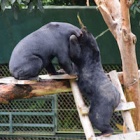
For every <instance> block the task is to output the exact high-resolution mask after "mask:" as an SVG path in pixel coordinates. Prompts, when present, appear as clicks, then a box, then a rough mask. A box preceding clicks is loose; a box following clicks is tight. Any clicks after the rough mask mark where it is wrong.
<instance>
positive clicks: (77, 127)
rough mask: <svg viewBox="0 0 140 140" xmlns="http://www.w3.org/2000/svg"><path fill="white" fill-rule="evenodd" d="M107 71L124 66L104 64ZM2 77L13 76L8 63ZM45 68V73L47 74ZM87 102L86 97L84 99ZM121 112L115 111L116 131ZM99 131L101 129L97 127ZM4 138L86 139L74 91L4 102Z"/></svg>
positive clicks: (0, 113)
mask: <svg viewBox="0 0 140 140" xmlns="http://www.w3.org/2000/svg"><path fill="white" fill-rule="evenodd" d="M103 67H104V70H105V71H106V72H109V71H111V70H114V69H115V70H118V71H121V65H104V66H103ZM0 70H1V71H0V77H3V76H10V74H9V71H8V66H7V65H0ZM45 73H46V71H45V70H43V71H42V72H41V74H45ZM84 100H85V102H86V104H87V105H89V103H88V102H87V100H86V98H84ZM122 123H123V120H122V117H121V114H120V112H115V113H114V115H113V117H112V120H111V126H112V127H113V128H114V130H115V132H116V133H118V132H120V130H119V129H118V128H117V124H122ZM96 133H98V131H97V130H96ZM0 139H1V140H84V139H85V137H84V134H83V129H82V126H81V123H80V120H79V116H78V112H77V110H76V106H75V102H74V99H73V96H72V94H71V93H59V94H57V95H53V96H52V95H51V96H43V97H37V98H32V99H19V100H14V101H11V102H10V103H9V104H6V105H5V104H0Z"/></svg>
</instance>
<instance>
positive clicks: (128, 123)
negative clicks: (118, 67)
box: [109, 71, 135, 132]
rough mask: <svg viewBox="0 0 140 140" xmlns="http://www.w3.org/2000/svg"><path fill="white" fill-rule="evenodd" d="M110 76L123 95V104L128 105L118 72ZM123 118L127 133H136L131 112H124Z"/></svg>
mask: <svg viewBox="0 0 140 140" xmlns="http://www.w3.org/2000/svg"><path fill="white" fill-rule="evenodd" d="M109 76H110V79H111V81H112V83H113V84H114V86H116V88H117V89H118V91H119V93H120V95H121V102H123V103H126V98H125V96H124V93H123V90H122V86H121V84H120V81H119V79H118V75H117V72H116V71H111V72H110V73H109ZM122 116H123V120H124V122H125V125H126V128H127V132H134V131H135V127H134V124H133V120H132V117H131V114H130V112H129V111H122Z"/></svg>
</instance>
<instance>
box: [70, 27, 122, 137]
mask: <svg viewBox="0 0 140 140" xmlns="http://www.w3.org/2000/svg"><path fill="white" fill-rule="evenodd" d="M82 34H83V35H82V36H81V37H79V38H77V37H76V36H75V35H72V36H71V37H70V57H71V60H72V61H73V62H74V64H75V65H76V67H77V70H78V72H77V73H78V80H77V83H78V86H79V89H80V91H81V93H83V94H85V96H86V97H87V99H88V100H89V101H90V109H89V118H90V121H91V123H92V124H93V126H95V127H96V128H97V129H98V130H100V131H101V135H104V136H109V135H111V134H112V133H113V129H112V127H111V126H110V120H111V117H112V114H113V111H114V109H115V108H116V107H117V106H118V104H119V102H120V94H119V92H118V90H117V89H116V88H115V86H114V85H113V84H112V83H111V81H110V80H109V78H108V77H107V75H106V74H105V73H104V70H103V67H102V64H101V58H100V51H99V47H98V45H97V42H96V40H95V38H94V37H93V35H92V34H91V33H89V32H88V31H87V30H86V28H83V29H82Z"/></svg>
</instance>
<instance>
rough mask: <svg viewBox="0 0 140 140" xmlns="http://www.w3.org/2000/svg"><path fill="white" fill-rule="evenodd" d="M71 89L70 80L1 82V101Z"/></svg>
mask: <svg viewBox="0 0 140 140" xmlns="http://www.w3.org/2000/svg"><path fill="white" fill-rule="evenodd" d="M70 91H71V88H70V83H69V80H61V81H60V80H46V81H39V82H36V83H34V84H27V85H15V84H1V85H0V103H5V104H6V103H8V102H9V101H11V100H15V99H21V98H31V97H37V96H43V95H51V94H56V93H62V92H70Z"/></svg>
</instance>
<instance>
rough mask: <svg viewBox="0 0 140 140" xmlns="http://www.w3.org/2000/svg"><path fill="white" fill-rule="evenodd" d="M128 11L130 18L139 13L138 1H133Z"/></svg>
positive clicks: (139, 5)
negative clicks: (129, 11)
mask: <svg viewBox="0 0 140 140" xmlns="http://www.w3.org/2000/svg"><path fill="white" fill-rule="evenodd" d="M130 10H131V15H132V17H135V15H136V13H140V0H135V2H134V4H133V5H132V6H131V8H130Z"/></svg>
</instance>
